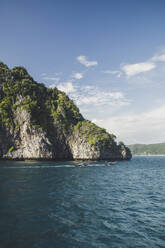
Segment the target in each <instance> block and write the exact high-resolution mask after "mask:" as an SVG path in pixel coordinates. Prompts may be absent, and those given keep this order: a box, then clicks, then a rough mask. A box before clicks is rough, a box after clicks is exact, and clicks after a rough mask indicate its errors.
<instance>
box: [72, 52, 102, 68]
mask: <svg viewBox="0 0 165 248" xmlns="http://www.w3.org/2000/svg"><path fill="white" fill-rule="evenodd" d="M77 60H78V61H79V62H80V63H81V64H82V65H84V66H86V67H90V66H95V65H98V62H97V61H89V60H87V58H86V56H83V55H81V56H78V57H77Z"/></svg>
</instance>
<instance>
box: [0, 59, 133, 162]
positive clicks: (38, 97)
mask: <svg viewBox="0 0 165 248" xmlns="http://www.w3.org/2000/svg"><path fill="white" fill-rule="evenodd" d="M0 158H1V159H20V160H23V159H53V160H57V159H69V160H72V159H91V160H100V159H102V160H103V159H109V160H127V159H131V153H130V150H129V149H128V148H127V147H126V146H125V145H124V144H123V143H120V144H119V145H118V144H117V143H116V142H115V136H114V135H113V134H109V133H107V132H106V131H105V129H102V128H100V127H98V126H96V125H95V124H94V123H92V122H90V121H87V120H85V119H84V118H83V116H82V115H81V114H80V112H79V109H78V108H77V107H76V106H75V104H74V103H73V101H72V100H70V99H69V98H68V96H67V95H66V94H65V93H64V92H61V91H59V90H58V89H57V88H54V89H48V88H46V87H45V86H44V85H43V84H38V83H37V82H35V81H34V80H33V78H32V77H31V76H30V75H29V74H28V73H27V71H26V69H25V68H23V67H15V68H13V69H12V70H10V69H9V68H8V67H7V66H6V65H4V64H3V63H0Z"/></svg>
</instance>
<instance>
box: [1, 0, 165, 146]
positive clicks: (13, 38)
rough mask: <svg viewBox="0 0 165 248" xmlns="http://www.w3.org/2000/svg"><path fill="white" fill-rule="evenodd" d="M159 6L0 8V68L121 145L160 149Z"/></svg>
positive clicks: (163, 33) (69, 3) (163, 5)
mask: <svg viewBox="0 0 165 248" xmlns="http://www.w3.org/2000/svg"><path fill="white" fill-rule="evenodd" d="M164 13H165V1H164V0H139V1H137V0H125V1H123V0H33V1H32V0H28V1H27V0H26V1H25V0H20V1H19V0H14V1H12V0H0V27H1V28H0V48H1V49H0V60H1V61H2V62H4V63H5V64H7V65H8V66H9V67H10V68H12V67H14V66H18V65H21V66H24V67H25V68H26V69H27V70H28V72H29V73H30V74H31V75H32V76H33V78H34V79H35V80H36V81H38V82H40V83H44V84H45V85H46V86H47V87H57V88H58V89H60V90H62V91H65V92H66V93H67V94H68V95H69V97H70V98H71V99H73V100H74V101H75V103H76V104H77V106H78V107H79V109H80V112H81V113H82V114H83V116H84V117H85V118H87V119H89V120H91V121H93V122H95V123H96V124H97V125H99V126H101V127H104V128H106V130H107V131H108V132H110V133H114V134H115V135H116V136H117V140H118V141H124V142H125V143H126V144H135V143H143V144H149V143H159V142H165V97H164V95H165V29H164V27H165V15H164Z"/></svg>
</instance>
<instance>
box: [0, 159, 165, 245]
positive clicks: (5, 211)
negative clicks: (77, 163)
mask: <svg viewBox="0 0 165 248" xmlns="http://www.w3.org/2000/svg"><path fill="white" fill-rule="evenodd" d="M164 182H165V157H135V158H133V159H132V160H131V161H127V162H119V163H118V164H117V165H115V166H111V167H107V166H104V165H103V164H102V163H101V162H99V163H98V162H93V163H90V166H88V167H80V168H75V167H74V163H73V162H59V163H54V162H30V163H28V162H1V165H0V247H2V248H11V247H14V248H26V247H27V248H29V247H31V248H36V247H38V248H45V247H47V248H49V247H50V248H54V247H55V248H56V247H57V248H63V247H66V248H74V247H75V248H77V247H80V248H83V247H84V248H88V247H89V248H92V247H98V248H102V247H103V248H109V247H147V248H148V247H165V246H164V244H165V231H164V230H165V224H164V223H165V215H164V211H165V186H164Z"/></svg>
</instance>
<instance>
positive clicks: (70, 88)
mask: <svg viewBox="0 0 165 248" xmlns="http://www.w3.org/2000/svg"><path fill="white" fill-rule="evenodd" d="M54 87H57V88H58V89H59V90H61V91H64V92H65V93H66V94H70V93H74V92H76V86H75V85H73V83H72V81H68V82H63V83H60V84H52V85H50V86H49V88H54Z"/></svg>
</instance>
